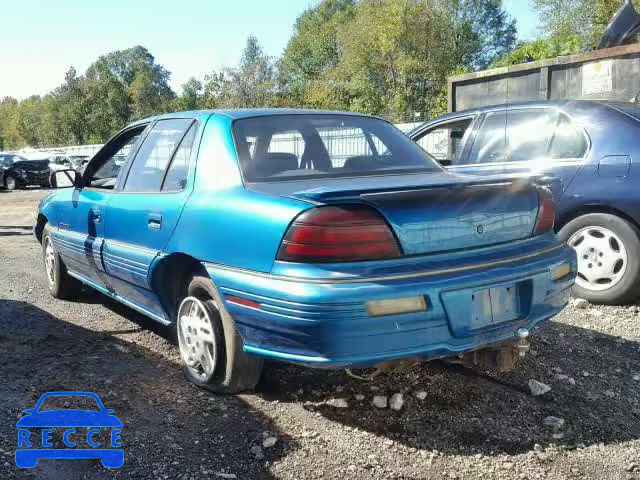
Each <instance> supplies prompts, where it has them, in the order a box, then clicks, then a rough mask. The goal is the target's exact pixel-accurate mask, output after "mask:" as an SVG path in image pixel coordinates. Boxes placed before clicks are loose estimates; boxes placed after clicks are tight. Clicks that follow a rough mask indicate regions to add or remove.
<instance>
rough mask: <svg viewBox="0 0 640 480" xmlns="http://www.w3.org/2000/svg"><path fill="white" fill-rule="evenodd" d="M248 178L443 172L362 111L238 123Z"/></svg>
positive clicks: (240, 153) (390, 128)
mask: <svg viewBox="0 0 640 480" xmlns="http://www.w3.org/2000/svg"><path fill="white" fill-rule="evenodd" d="M233 134H234V137H235V141H236V148H237V153H238V160H239V163H240V168H241V169H242V173H243V176H244V179H245V180H246V181H248V182H271V181H283V180H305V179H314V178H342V177H359V176H369V175H386V174H406V173H422V172H433V171H441V167H440V166H439V165H438V164H437V163H436V162H435V161H434V160H433V159H432V158H431V157H430V156H429V155H428V154H427V153H426V152H424V151H423V150H422V149H421V148H420V147H418V146H417V145H416V144H414V143H413V142H412V141H411V140H410V139H409V138H408V137H407V136H405V135H404V134H403V133H402V132H400V131H399V130H398V129H396V128H395V127H393V126H392V125H390V124H389V123H387V122H385V121H383V120H379V119H376V118H371V117H362V116H357V115H331V114H326V115H324V114H323V115H305V114H303V115H295V114H291V115H273V116H261V117H255V118H246V119H240V120H236V121H235V122H234V123H233Z"/></svg>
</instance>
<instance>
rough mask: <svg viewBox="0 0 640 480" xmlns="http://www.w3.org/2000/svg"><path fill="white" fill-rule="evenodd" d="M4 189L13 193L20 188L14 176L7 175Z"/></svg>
mask: <svg viewBox="0 0 640 480" xmlns="http://www.w3.org/2000/svg"><path fill="white" fill-rule="evenodd" d="M4 188H6V189H7V190H9V191H13V190H15V189H16V188H18V182H17V180H16V179H15V177H14V176H12V175H7V176H6V177H4Z"/></svg>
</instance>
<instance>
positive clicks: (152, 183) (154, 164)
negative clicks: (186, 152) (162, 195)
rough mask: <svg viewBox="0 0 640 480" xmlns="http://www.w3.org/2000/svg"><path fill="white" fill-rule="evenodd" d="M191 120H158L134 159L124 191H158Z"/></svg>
mask: <svg viewBox="0 0 640 480" xmlns="http://www.w3.org/2000/svg"><path fill="white" fill-rule="evenodd" d="M192 122H193V120H191V119H171V120H160V121H158V122H157V123H156V124H155V125H154V126H153V128H152V129H151V131H150V132H149V134H148V135H147V138H145V140H144V142H143V143H142V145H141V146H140V149H139V150H138V153H137V154H136V156H135V158H134V159H133V164H132V165H131V169H130V170H129V174H128V175H127V180H126V182H125V184H124V188H123V190H124V191H127V192H159V191H160V188H161V187H162V181H163V179H164V173H165V170H166V168H167V166H168V165H169V161H170V160H171V157H172V156H173V153H174V152H175V151H176V147H177V146H178V144H179V142H180V140H181V139H182V137H183V136H184V134H185V132H186V131H187V129H188V128H189V126H190V125H191V123H192Z"/></svg>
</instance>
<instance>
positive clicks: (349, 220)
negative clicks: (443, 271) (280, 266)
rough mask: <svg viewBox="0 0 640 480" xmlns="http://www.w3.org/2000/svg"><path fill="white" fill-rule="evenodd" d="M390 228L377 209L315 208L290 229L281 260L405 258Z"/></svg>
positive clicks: (279, 258) (324, 260)
mask: <svg viewBox="0 0 640 480" xmlns="http://www.w3.org/2000/svg"><path fill="white" fill-rule="evenodd" d="M401 255H402V253H401V252H400V248H399V247H398V243H397V242H396V239H395V237H394V236H393V234H392V233H391V230H390V229H389V226H388V225H387V223H386V222H385V221H384V219H383V218H382V216H381V215H380V214H379V213H378V212H377V211H376V210H374V209H373V208H370V207H367V206H364V205H341V206H339V207H338V206H329V207H318V208H312V209H311V210H307V211H306V212H303V213H302V214H300V215H299V216H298V218H296V219H295V220H294V222H293V223H292V224H291V226H290V227H289V230H288V231H287V233H286V235H285V237H284V240H283V241H282V245H280V250H279V251H278V256H277V259H278V260H285V261H288V262H311V263H320V262H349V261H356V260H380V259H385V258H396V257H399V256H401Z"/></svg>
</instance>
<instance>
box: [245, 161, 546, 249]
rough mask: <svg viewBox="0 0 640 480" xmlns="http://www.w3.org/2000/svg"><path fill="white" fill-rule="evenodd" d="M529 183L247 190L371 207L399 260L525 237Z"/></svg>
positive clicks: (411, 180) (423, 178)
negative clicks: (393, 241)
mask: <svg viewBox="0 0 640 480" xmlns="http://www.w3.org/2000/svg"><path fill="white" fill-rule="evenodd" d="M535 178H536V177H522V176H519V177H516V178H514V177H508V176H496V177H482V178H481V177H468V176H465V177H459V176H456V175H452V174H447V173H436V174H427V175H416V176H407V175H403V176H397V177H396V178H394V177H383V178H380V177H377V178H376V177H368V178H350V179H336V180H332V181H330V182H318V181H317V180H316V181H315V182H313V183H312V182H297V181H296V182H282V183H262V184H253V185H251V186H250V187H249V188H251V189H252V190H258V191H262V192H264V193H272V194H279V195H284V196H288V197H293V198H298V199H302V200H309V201H313V202H317V203H323V204H324V203H328V204H331V203H344V202H353V201H357V202H363V203H366V204H369V205H372V206H373V207H375V208H376V209H377V210H378V211H379V212H380V213H381V214H382V215H383V216H384V217H385V218H386V220H387V221H388V222H389V225H390V226H391V227H392V229H393V231H394V233H395V235H396V237H397V239H398V241H399V242H400V246H401V248H402V250H403V252H404V254H405V255H419V254H428V253H436V252H443V251H451V250H461V249H467V248H475V247H483V246H488V245H494V244H500V243H505V242H510V241H514V240H518V239H522V238H527V237H530V236H531V235H532V232H533V229H534V226H535V223H536V218H537V214H538V194H537V191H536V189H535V186H534V183H535Z"/></svg>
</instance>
